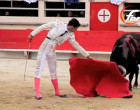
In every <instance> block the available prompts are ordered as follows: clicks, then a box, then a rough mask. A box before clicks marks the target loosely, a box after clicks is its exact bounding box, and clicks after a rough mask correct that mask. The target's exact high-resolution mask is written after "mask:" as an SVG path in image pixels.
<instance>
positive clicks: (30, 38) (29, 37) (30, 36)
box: [28, 34, 33, 42]
mask: <svg viewBox="0 0 140 110" xmlns="http://www.w3.org/2000/svg"><path fill="white" fill-rule="evenodd" d="M32 39H33V36H32V35H31V34H30V35H29V36H28V40H29V42H31V41H32Z"/></svg>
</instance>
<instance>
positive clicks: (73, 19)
mask: <svg viewBox="0 0 140 110" xmlns="http://www.w3.org/2000/svg"><path fill="white" fill-rule="evenodd" d="M80 25H81V24H80V23H79V21H78V20H77V19H75V18H72V19H71V20H70V21H69V23H68V26H73V27H79V26H80Z"/></svg>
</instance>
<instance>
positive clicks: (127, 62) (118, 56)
mask: <svg viewBox="0 0 140 110" xmlns="http://www.w3.org/2000/svg"><path fill="white" fill-rule="evenodd" d="M110 61H113V62H116V64H117V65H118V67H120V68H119V70H120V71H121V72H122V73H123V74H125V75H124V76H126V75H127V74H129V89H130V90H132V84H131V83H132V79H133V76H134V74H135V82H134V86H135V87H137V86H138V72H139V67H138V64H140V34H136V33H127V34H124V35H123V36H122V37H121V38H119V39H118V40H117V41H116V43H115V45H114V47H113V50H112V53H111V56H110ZM124 68H125V70H126V71H125V72H126V73H124Z"/></svg>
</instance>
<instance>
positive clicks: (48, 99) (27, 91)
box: [0, 58, 140, 110]
mask: <svg viewBox="0 0 140 110" xmlns="http://www.w3.org/2000/svg"><path fill="white" fill-rule="evenodd" d="M25 62H26V60H25V59H2V58H0V110H140V89H134V90H133V92H132V93H133V95H134V96H133V98H131V99H124V98H103V97H92V98H83V97H82V96H81V95H79V94H77V93H76V92H75V91H74V89H73V88H72V87H71V86H70V84H69V80H70V77H69V64H68V61H58V62H57V65H58V73H59V74H58V75H59V84H60V88H61V91H62V92H63V93H66V94H67V95H68V98H59V97H56V96H54V90H53V87H52V84H51V82H50V78H49V73H48V67H47V65H46V67H45V69H44V72H43V75H42V80H41V92H42V96H43V99H42V100H39V101H37V100H35V99H34V84H33V78H34V71H35V64H36V60H28V64H27V66H28V67H27V71H26V79H25V81H24V69H25ZM139 84H140V80H139Z"/></svg>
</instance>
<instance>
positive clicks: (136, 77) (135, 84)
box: [133, 72, 138, 88]
mask: <svg viewBox="0 0 140 110" xmlns="http://www.w3.org/2000/svg"><path fill="white" fill-rule="evenodd" d="M133 87H136V88H137V87H138V72H137V73H135V82H134V85H133Z"/></svg>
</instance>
